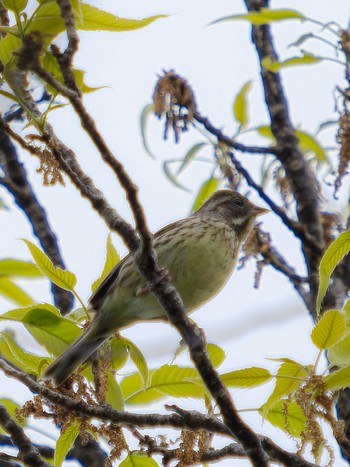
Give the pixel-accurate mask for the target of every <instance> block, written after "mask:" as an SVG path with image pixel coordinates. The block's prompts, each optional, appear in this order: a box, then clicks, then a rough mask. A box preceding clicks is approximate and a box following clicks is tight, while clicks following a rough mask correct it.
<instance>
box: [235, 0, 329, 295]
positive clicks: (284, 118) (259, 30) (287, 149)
mask: <svg viewBox="0 0 350 467" xmlns="http://www.w3.org/2000/svg"><path fill="white" fill-rule="evenodd" d="M244 1H245V4H246V6H247V9H248V10H249V11H259V10H260V9H261V8H263V7H267V6H268V1H267V0H244ZM252 40H253V43H254V45H255V47H256V50H257V53H258V56H259V60H260V67H261V78H262V82H263V87H264V93H265V100H266V104H267V109H268V112H269V114H270V119H271V130H272V133H273V135H274V137H275V139H276V142H277V148H278V151H277V153H276V156H277V157H278V159H279V160H280V161H281V163H282V164H283V167H284V168H285V171H286V176H287V178H288V181H289V184H290V187H291V190H292V192H293V194H294V197H295V200H296V204H297V213H298V217H299V220H300V223H301V224H302V226H303V229H304V231H305V234H306V235H308V236H310V237H311V238H313V240H314V243H316V244H318V245H319V249H317V250H316V249H314V248H310V245H306V244H305V248H304V251H305V257H306V260H307V266H308V272H309V275H310V281H311V284H310V286H311V293H312V296H313V298H314V297H315V296H316V293H317V286H318V280H317V274H316V271H317V267H318V264H319V260H320V249H321V250H322V249H323V248H324V239H323V229H322V224H321V218H320V210H319V202H318V189H317V183H316V180H315V177H314V175H313V174H312V171H311V169H310V166H309V164H308V162H307V161H306V160H305V157H304V155H303V153H302V152H301V151H300V149H299V140H298V138H297V136H296V134H295V130H294V127H293V125H292V123H291V120H290V117H289V109H288V103H287V98H286V94H285V91H284V89H283V85H282V81H281V77H280V74H279V73H273V72H271V71H268V70H266V69H265V68H264V67H263V65H262V63H263V60H264V59H265V58H266V57H269V58H270V59H271V60H274V61H276V60H278V56H277V53H276V50H275V46H274V42H273V38H272V35H271V31H270V26H269V25H258V26H252Z"/></svg>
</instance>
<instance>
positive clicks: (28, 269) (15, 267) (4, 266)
mask: <svg viewBox="0 0 350 467" xmlns="http://www.w3.org/2000/svg"><path fill="white" fill-rule="evenodd" d="M0 274H1V275H4V276H16V277H42V276H43V274H42V272H41V271H40V269H39V268H38V267H37V266H36V265H35V264H34V263H32V262H30V261H22V260H20V259H13V258H7V259H1V260H0Z"/></svg>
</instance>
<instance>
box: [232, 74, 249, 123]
mask: <svg viewBox="0 0 350 467" xmlns="http://www.w3.org/2000/svg"><path fill="white" fill-rule="evenodd" d="M252 84H253V83H252V81H248V82H247V83H245V84H244V85H243V86H242V88H241V89H240V91H239V93H238V94H237V96H236V99H235V102H234V104H233V114H234V116H235V119H236V120H237V122H238V123H239V127H240V130H242V129H243V128H244V127H246V126H247V123H248V109H247V94H248V92H249V90H250V88H251V86H252Z"/></svg>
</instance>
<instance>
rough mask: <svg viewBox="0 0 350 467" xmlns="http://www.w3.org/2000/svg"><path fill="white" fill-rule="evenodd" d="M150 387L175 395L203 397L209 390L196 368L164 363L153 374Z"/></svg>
mask: <svg viewBox="0 0 350 467" xmlns="http://www.w3.org/2000/svg"><path fill="white" fill-rule="evenodd" d="M149 387H150V388H152V389H156V390H157V391H159V392H161V393H163V394H166V395H168V396H174V397H194V398H203V397H204V396H205V395H206V394H207V390H206V388H205V386H204V385H203V382H202V380H201V379H200V377H199V375H198V372H197V370H196V369H194V368H188V367H179V366H177V365H163V366H161V367H160V368H158V370H155V371H154V372H153V373H152V375H151V383H150V385H149Z"/></svg>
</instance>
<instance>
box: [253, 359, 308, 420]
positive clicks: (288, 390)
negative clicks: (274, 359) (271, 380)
mask: <svg viewBox="0 0 350 467" xmlns="http://www.w3.org/2000/svg"><path fill="white" fill-rule="evenodd" d="M307 375H308V373H307V370H306V369H305V368H304V367H303V365H301V364H300V363H298V362H295V361H292V360H289V361H286V362H284V363H282V365H281V366H280V367H279V369H278V371H277V374H276V384H275V388H274V390H273V392H272V394H271V395H270V396H269V398H268V399H267V401H266V403H265V404H264V406H263V407H264V410H263V413H262V416H263V417H264V418H265V417H266V416H267V414H268V412H269V410H270V408H271V407H272V406H274V405H276V404H277V402H279V401H280V400H281V399H282V398H283V397H284V396H287V395H289V394H292V393H293V392H294V391H296V390H297V389H298V387H299V386H300V384H301V382H302V381H303V380H304V379H305V377H306V376H307Z"/></svg>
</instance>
